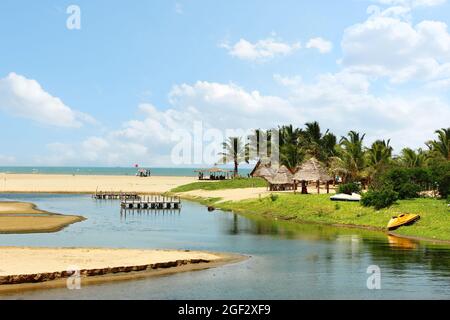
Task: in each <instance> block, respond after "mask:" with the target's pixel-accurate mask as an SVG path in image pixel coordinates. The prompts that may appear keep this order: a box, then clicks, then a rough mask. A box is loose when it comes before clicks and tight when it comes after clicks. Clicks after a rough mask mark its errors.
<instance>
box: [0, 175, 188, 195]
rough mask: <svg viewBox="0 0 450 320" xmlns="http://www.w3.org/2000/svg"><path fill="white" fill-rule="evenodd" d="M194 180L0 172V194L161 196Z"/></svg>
mask: <svg viewBox="0 0 450 320" xmlns="http://www.w3.org/2000/svg"><path fill="white" fill-rule="evenodd" d="M194 181H196V178H195V177H173V176H172V177H171V176H167V177H162V176H155V177H153V176H152V177H148V178H140V177H136V176H101V175H97V176H95V175H88V176H87V175H57V174H55V175H53V174H8V173H0V193H94V192H95V191H96V190H98V191H114V192H119V191H122V192H138V193H141V194H152V193H163V192H167V191H169V190H171V189H173V188H176V187H178V186H181V185H186V184H189V183H192V182H194Z"/></svg>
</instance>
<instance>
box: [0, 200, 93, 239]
mask: <svg viewBox="0 0 450 320" xmlns="http://www.w3.org/2000/svg"><path fill="white" fill-rule="evenodd" d="M83 220H84V218H83V217H82V216H73V215H62V214H56V213H51V212H47V211H42V210H39V209H38V208H37V207H36V206H35V205H34V204H32V203H26V202H0V233H44V232H57V231H60V230H62V229H63V228H65V227H67V226H68V225H70V224H72V223H76V222H81V221H83Z"/></svg>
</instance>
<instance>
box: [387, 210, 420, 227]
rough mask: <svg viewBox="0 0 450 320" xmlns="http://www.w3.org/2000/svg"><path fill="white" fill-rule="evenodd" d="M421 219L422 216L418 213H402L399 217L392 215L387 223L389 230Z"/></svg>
mask: <svg viewBox="0 0 450 320" xmlns="http://www.w3.org/2000/svg"><path fill="white" fill-rule="evenodd" d="M419 219H420V216H419V215H418V214H410V213H405V214H401V215H399V216H398V217H392V219H391V220H390V221H389V223H388V225H387V228H388V230H395V229H397V228H399V227H401V226H407V225H410V224H413V223H414V222H416V221H417V220H419Z"/></svg>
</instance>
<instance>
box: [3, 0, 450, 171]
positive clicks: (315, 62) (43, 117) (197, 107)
mask: <svg viewBox="0 0 450 320" xmlns="http://www.w3.org/2000/svg"><path fill="white" fill-rule="evenodd" d="M70 5H77V6H79V8H80V10H81V20H80V21H81V29H80V30H69V29H68V28H67V27H66V20H67V19H68V17H69V14H67V13H66V9H67V7H69V6H70ZM449 19H450V5H449V3H448V2H447V1H445V0H372V1H365V0H346V1H325V0H321V1H299V0H293V1H285V0H283V1H261V0H260V1H256V0H254V1H237V0H234V1H200V0H196V1H194V0H191V1H187V0H185V1H169V0H164V1H162V0H161V1H139V0H136V1H100V0H96V1H50V0H47V1H44V0H43V1H39V2H37V1H33V2H31V1H26V0H19V1H10V0H3V1H1V2H0V46H1V47H0V126H1V128H2V133H3V137H2V139H0V165H114V166H115V165H120V166H128V165H132V164H134V163H136V162H138V163H143V164H148V165H171V159H170V153H171V150H172V149H173V146H174V144H176V141H174V140H173V139H172V138H171V134H172V133H173V132H174V131H176V130H180V129H181V130H184V131H183V132H185V133H186V134H188V133H190V132H192V130H193V129H192V128H193V123H194V121H202V123H203V126H204V128H205V129H208V128H213V129H214V128H215V129H219V130H222V132H225V130H226V129H249V128H256V127H266V128H268V127H271V126H274V125H278V124H283V123H288V122H291V123H293V124H294V125H298V126H301V125H302V124H303V123H305V122H306V121H313V120H319V121H320V123H321V125H322V127H323V129H327V128H330V129H331V130H332V131H334V132H336V133H337V134H339V135H343V134H345V133H346V132H347V131H348V130H351V129H356V130H360V131H362V132H366V133H367V136H368V140H367V142H368V143H369V142H371V141H373V139H376V138H392V143H393V145H394V146H395V147H396V149H397V151H399V150H400V149H401V147H403V146H406V145H409V146H412V147H420V146H423V142H424V141H425V140H427V139H431V138H432V137H433V131H434V130H435V129H438V128H440V127H443V126H445V127H448V126H449V124H450V122H449V119H450V108H449V95H448V89H449V88H450V35H449V33H448V30H447V29H446V28H447V24H448V22H449Z"/></svg>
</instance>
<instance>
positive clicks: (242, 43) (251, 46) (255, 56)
mask: <svg viewBox="0 0 450 320" xmlns="http://www.w3.org/2000/svg"><path fill="white" fill-rule="evenodd" d="M220 47H222V48H225V49H226V50H227V51H228V53H229V54H230V55H231V56H233V57H236V58H239V59H242V60H248V61H259V62H264V61H268V60H271V59H274V58H276V57H280V56H288V55H291V54H292V53H294V52H295V51H296V50H299V49H300V48H301V44H300V42H296V43H292V44H290V43H287V42H283V41H281V40H277V39H274V38H267V39H263V40H259V41H257V42H255V43H251V42H250V41H247V40H245V39H240V40H239V41H238V42H236V43H235V44H234V45H230V44H228V43H222V44H221V45H220Z"/></svg>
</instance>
